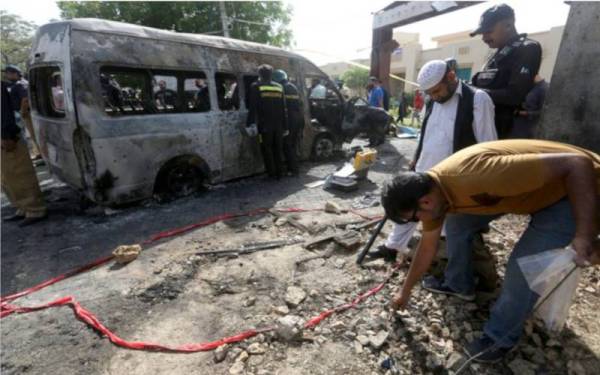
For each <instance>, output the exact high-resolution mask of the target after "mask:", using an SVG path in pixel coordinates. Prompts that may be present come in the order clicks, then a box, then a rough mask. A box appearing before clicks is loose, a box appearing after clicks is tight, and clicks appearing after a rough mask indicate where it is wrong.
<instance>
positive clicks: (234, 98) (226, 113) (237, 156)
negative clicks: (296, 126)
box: [215, 72, 264, 180]
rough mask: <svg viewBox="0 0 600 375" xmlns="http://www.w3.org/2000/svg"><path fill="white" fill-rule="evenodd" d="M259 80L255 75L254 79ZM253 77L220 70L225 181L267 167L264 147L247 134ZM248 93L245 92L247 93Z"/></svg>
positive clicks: (218, 81) (219, 92)
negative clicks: (263, 160) (245, 99)
mask: <svg viewBox="0 0 600 375" xmlns="http://www.w3.org/2000/svg"><path fill="white" fill-rule="evenodd" d="M254 80H255V78H254ZM251 82H252V79H250V78H246V77H244V79H243V87H242V84H241V83H242V79H240V77H239V76H237V75H235V74H232V73H225V72H217V73H216V74H215V84H216V88H217V104H218V107H219V108H218V110H219V111H221V114H220V118H221V120H220V126H221V149H222V153H221V154H222V155H223V158H222V160H223V169H222V175H223V179H224V180H229V179H232V178H238V177H243V176H249V175H252V174H256V173H259V172H261V171H262V170H264V167H263V164H262V157H261V154H260V148H259V145H258V142H257V139H256V138H250V137H248V136H247V135H246V133H245V130H244V128H245V127H246V117H247V116H248V110H247V104H246V103H245V101H244V100H243V99H244V98H245V97H246V95H244V96H243V97H242V95H240V94H241V93H242V92H241V91H242V90H244V91H247V89H246V87H249V86H248V85H247V84H248V83H251ZM244 94H245V92H244Z"/></svg>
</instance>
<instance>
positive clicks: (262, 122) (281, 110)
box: [246, 82, 288, 178]
mask: <svg viewBox="0 0 600 375" xmlns="http://www.w3.org/2000/svg"><path fill="white" fill-rule="evenodd" d="M251 124H256V126H257V127H258V133H259V141H260V148H261V151H262V155H263V160H264V162H265V168H266V170H267V174H268V175H269V176H270V177H275V178H280V177H281V176H282V175H283V163H282V152H283V133H284V132H285V131H287V130H288V126H287V119H286V108H285V99H284V92H283V87H281V85H280V84H278V83H275V82H268V83H264V82H254V83H253V84H252V86H250V92H249V103H248V118H247V120H246V125H247V126H248V125H251Z"/></svg>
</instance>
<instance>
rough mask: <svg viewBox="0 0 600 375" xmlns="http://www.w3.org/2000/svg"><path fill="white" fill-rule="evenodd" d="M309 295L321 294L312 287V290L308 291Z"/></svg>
mask: <svg viewBox="0 0 600 375" xmlns="http://www.w3.org/2000/svg"><path fill="white" fill-rule="evenodd" d="M308 295H309V296H311V297H313V298H314V297H316V296H318V295H319V292H318V291H317V290H315V289H311V290H310V292H308Z"/></svg>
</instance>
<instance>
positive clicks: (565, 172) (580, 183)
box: [540, 154, 599, 264]
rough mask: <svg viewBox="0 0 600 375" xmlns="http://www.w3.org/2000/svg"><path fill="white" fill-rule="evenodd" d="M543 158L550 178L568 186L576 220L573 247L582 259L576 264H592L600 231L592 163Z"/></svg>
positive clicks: (572, 157) (583, 159)
mask: <svg viewBox="0 0 600 375" xmlns="http://www.w3.org/2000/svg"><path fill="white" fill-rule="evenodd" d="M540 157H541V159H542V161H543V163H544V165H545V167H546V168H547V169H548V171H549V173H550V175H551V176H553V177H555V178H557V179H561V180H563V181H564V183H565V187H566V190H567V196H568V198H569V201H570V202H571V205H572V208H573V216H574V217H575V237H574V238H573V242H572V245H573V247H574V248H575V251H576V252H577V254H578V256H579V259H578V260H577V263H578V264H583V263H584V261H589V258H590V255H591V253H592V243H593V241H594V240H595V238H596V235H597V231H598V228H596V218H595V215H596V210H597V205H598V202H597V196H598V193H599V192H598V190H597V186H596V173H595V171H594V165H593V163H592V160H591V159H590V158H588V157H586V156H585V155H580V154H545V155H540Z"/></svg>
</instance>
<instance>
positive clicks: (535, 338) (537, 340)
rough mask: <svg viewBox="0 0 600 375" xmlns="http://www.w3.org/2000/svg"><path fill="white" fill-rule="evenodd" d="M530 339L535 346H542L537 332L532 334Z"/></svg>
mask: <svg viewBox="0 0 600 375" xmlns="http://www.w3.org/2000/svg"><path fill="white" fill-rule="evenodd" d="M531 339H532V340H533V342H534V343H535V345H536V346H538V347H540V348H542V347H544V344H543V343H542V339H541V338H540V335H538V334H537V333H534V334H532V335H531Z"/></svg>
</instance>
